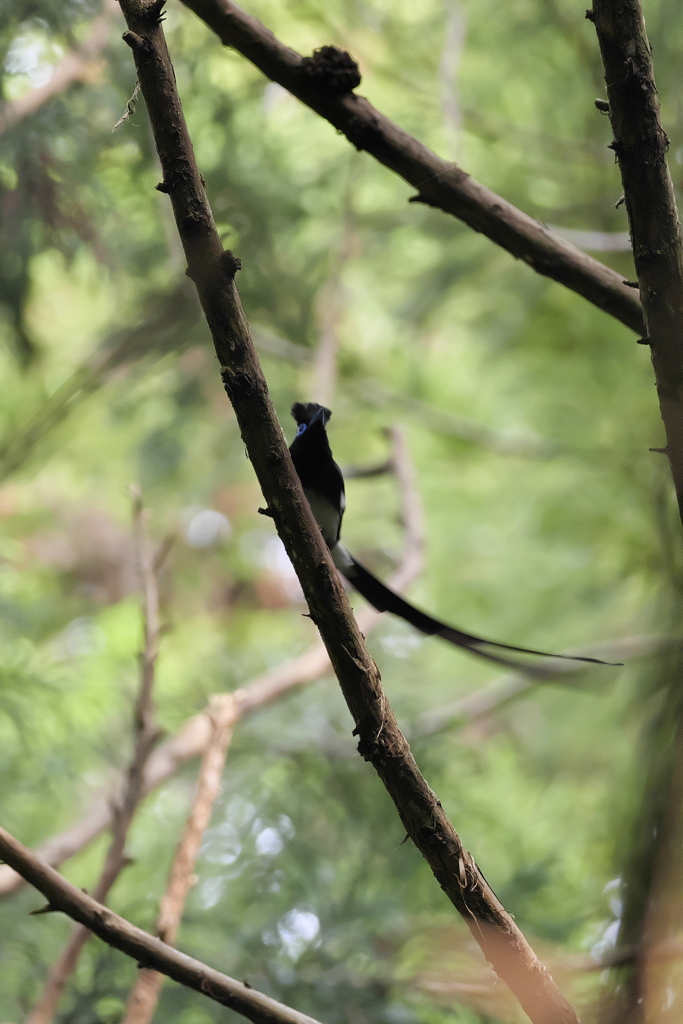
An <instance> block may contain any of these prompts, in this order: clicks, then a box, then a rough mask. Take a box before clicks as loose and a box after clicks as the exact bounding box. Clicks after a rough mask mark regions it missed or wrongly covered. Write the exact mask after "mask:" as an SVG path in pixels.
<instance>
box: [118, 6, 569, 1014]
mask: <svg viewBox="0 0 683 1024" xmlns="http://www.w3.org/2000/svg"><path fill="white" fill-rule="evenodd" d="M121 7H122V10H123V13H124V16H125V18H126V22H127V24H128V28H129V31H128V32H127V33H126V34H125V35H124V39H125V40H126V42H127V43H128V44H129V46H130V47H131V49H132V51H133V55H134V58H135V65H136V69H137V73H138V81H139V82H140V87H141V89H142V94H143V96H144V98H145V102H146V104H147V109H148V112H149V117H150V122H151V124H152V129H153V132H154V137H155V141H156V145H157V151H158V153H159V158H160V161H161V166H162V168H163V173H164V181H163V183H162V189H163V190H164V191H165V192H167V193H168V194H169V196H170V199H171V203H172V205H173V212H174V215H175V218H176V223H177V225H178V230H179V234H180V237H181V241H182V244H183V248H184V250H185V255H186V257H187V261H188V274H189V276H190V277H191V278H192V280H193V281H194V282H195V284H196V285H197V290H198V293H199V298H200V301H201V303H202V307H203V309H204V312H205V314H206V318H207V321H208V324H209V327H210V329H211V333H212V335H213V339H214V344H215V347H216V354H217V356H218V359H219V362H220V366H221V373H222V377H223V382H224V384H225V389H226V391H227V393H228V396H229V398H230V401H231V402H232V405H233V408H234V410H235V413H236V416H237V421H238V423H239V426H240V430H241V433H242V438H243V440H244V443H245V445H246V448H247V452H248V454H249V458H250V459H251V462H252V465H253V467H254V470H255V472H256V475H257V477H258V480H259V483H260V485H261V489H262V491H263V494H264V497H265V499H266V502H267V506H268V508H269V510H270V512H271V514H272V517H273V519H274V522H275V525H276V527H277V530H278V533H279V534H280V537H281V538H282V540H283V542H284V545H285V549H286V550H287V553H288V555H289V557H290V558H291V560H292V563H293V565H294V568H295V570H296V572H297V575H298V577H299V580H300V582H301V586H302V588H303V592H304V595H305V597H306V600H307V602H308V606H309V609H310V614H311V618H312V619H313V621H314V622H315V624H316V625H317V627H318V629H319V630H320V634H321V637H322V639H323V642H324V644H325V646H326V648H327V651H328V654H329V656H330V661H331V662H332V665H333V667H334V670H335V674H336V676H337V679H338V680H339V683H340V686H341V689H342V693H343V695H344V698H345V700H346V703H347V705H348V707H349V710H350V711H351V714H352V716H353V718H354V720H355V723H356V728H355V733H356V735H358V737H359V744H358V749H359V751H360V753H361V754H362V755H363V757H364V758H365V759H366V760H368V761H370V762H371V763H372V764H373V766H374V767H375V769H376V771H377V773H378V774H379V776H380V778H381V779H382V781H383V783H384V785H385V786H386V788H387V791H388V792H389V794H390V796H391V798H392V800H393V801H394V803H395V805H396V808H397V810H398V813H399V815H400V817H401V821H402V822H403V825H404V826H405V828H406V831H407V832H408V834H409V835H410V837H411V839H412V840H413V842H414V843H415V844H416V846H417V847H418V849H419V850H420V852H421V853H422V855H423V856H424V857H425V859H426V860H427V862H428V863H429V865H430V867H431V869H432V871H433V872H434V875H435V876H436V878H437V880H438V882H439V884H440V885H441V887H442V888H443V889H444V892H445V893H446V894H447V896H448V897H449V899H450V900H451V902H452V903H453V905H454V906H455V907H456V909H457V910H458V912H459V913H460V914H461V915H462V916H463V918H464V919H465V921H466V923H467V924H468V926H469V927H470V930H471V932H472V935H473V936H474V938H475V939H476V941H477V942H478V943H479V945H480V946H481V948H482V950H483V952H484V954H485V956H486V957H487V959H488V960H489V961H490V962H491V963H492V965H493V967H494V969H495V970H496V972H497V973H498V975H499V976H500V977H501V978H502V979H503V980H505V981H506V982H507V983H508V985H509V986H510V988H511V989H512V991H513V992H514V993H515V995H516V996H517V998H518V1000H519V1001H520V1004H521V1005H522V1006H523V1008H524V1009H525V1011H526V1012H527V1013H528V1014H529V1016H530V1017H531V1018H532V1020H533V1021H534V1022H535V1024H570V1022H571V1024H575V1022H576V1020H577V1017H576V1014H575V1013H574V1011H573V1009H572V1008H571V1006H570V1005H569V1004H568V1003H567V1001H566V999H565V998H564V997H563V996H562V994H561V993H560V991H559V989H558V988H557V987H556V985H555V983H554V982H553V980H552V978H551V977H550V974H549V973H548V971H547V970H546V968H545V967H544V966H543V965H542V964H541V962H540V961H539V959H538V957H537V956H536V955H535V953H534V952H533V950H532V949H531V947H530V946H529V944H528V943H527V941H526V939H525V938H524V936H523V935H522V933H521V931H520V930H519V928H518V927H517V925H516V924H515V922H514V920H513V919H512V918H511V917H510V915H509V914H507V913H506V911H505V909H504V908H503V906H502V905H501V903H500V901H499V900H498V899H497V897H496V896H495V894H494V892H493V891H492V889H491V888H490V886H489V885H488V883H487V881H486V879H485V878H484V876H483V874H482V873H481V871H480V870H479V868H478V867H477V865H476V863H475V862H474V859H473V858H472V856H471V855H470V854H469V853H468V852H467V851H466V850H465V849H464V847H463V845H462V842H461V840H460V837H459V836H458V834H457V832H456V831H455V829H454V827H453V825H452V824H451V822H450V821H449V820H448V817H447V816H446V814H445V812H444V810H443V808H442V806H441V803H440V801H439V800H438V799H437V797H436V796H435V794H434V793H433V792H432V791H431V789H430V788H429V786H428V785H427V783H426V781H425V779H424V778H423V777H422V775H421V774H420V771H419V769H418V767H417V764H416V763H415V760H414V758H413V756H412V754H411V752H410V747H409V746H408V743H407V741H406V739H405V737H404V736H403V735H402V733H401V731H400V730H399V728H398V725H397V723H396V719H395V717H394V714H393V712H392V710H391V708H390V706H389V703H388V701H387V698H386V696H385V694H384V691H383V689H382V685H381V680H380V675H379V672H378V670H377V666H376V665H375V663H374V661H373V660H372V658H371V657H370V655H369V654H368V651H367V648H366V647H365V642H364V640H363V636H362V634H361V633H360V630H359V629H358V625H357V623H356V621H355V619H354V617H353V614H352V612H351V608H350V606H349V603H348V600H347V597H346V594H345V592H344V589H343V587H342V585H341V582H340V580H339V577H338V576H337V574H336V572H335V569H334V566H333V564H332V561H331V559H330V555H329V552H328V550H327V547H326V545H325V543H324V541H323V538H322V535H321V533H320V530H319V529H318V526H317V524H316V522H315V519H314V518H313V515H312V513H311V510H310V508H309V506H308V503H307V501H306V499H305V497H304V494H303V491H302V489H301V485H300V483H299V480H298V478H297V475H296V472H295V470H294V467H293V465H292V461H291V458H290V455H289V451H288V449H287V445H286V443H285V439H284V437H283V435H282V430H281V428H280V425H279V423H278V421H277V418H276V416H275V411H274V409H273V406H272V403H271V401H270V397H269V395H268V389H267V386H266V382H265V379H264V377H263V373H262V370H261V367H260V364H259V361H258V356H257V354H256V349H255V348H254V345H253V342H252V340H251V337H250V335H249V328H248V325H247V322H246V318H245V316H244V312H243V310H242V306H241V303H240V299H239V296H238V293H237V289H236V287H235V282H234V275H235V271H236V270H237V269H238V267H239V262H238V261H237V260H236V259H235V257H234V256H233V254H232V253H229V252H223V249H222V246H221V243H220V239H219V237H218V233H217V231H216V227H215V224H214V221H213V216H212V213H211V209H210V207H209V204H208V200H207V198H206V193H205V191H204V185H203V182H202V178H201V175H200V173H199V169H198V168H197V164H196V161H195V158H194V152H193V149H192V143H191V141H190V137H189V134H188V131H187V126H186V124H185V119H184V116H183V111H182V107H181V104H180V99H179V97H178V93H177V91H176V85H175V75H174V72H173V67H172V64H171V60H170V57H169V54H168V50H167V48H166V41H165V38H164V34H163V30H162V26H161V23H160V16H161V12H162V9H163V3H161V2H159V0H153V2H152V3H151V4H150V3H141V2H140V0H121Z"/></svg>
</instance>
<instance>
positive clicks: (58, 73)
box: [0, 0, 118, 135]
mask: <svg viewBox="0 0 683 1024" xmlns="http://www.w3.org/2000/svg"><path fill="white" fill-rule="evenodd" d="M117 10H118V5H117V4H116V2H115V0H106V2H105V5H104V13H103V14H101V15H100V16H99V18H95V20H94V21H93V23H92V25H91V26H90V31H89V33H88V35H87V37H86V39H85V40H84V41H83V43H82V44H81V45H80V46H79V47H78V49H76V50H73V51H72V52H71V53H67V54H66V56H64V57H63V58H62V59H61V60H60V62H59V63H58V64H57V65H55V68H54V70H53V72H52V76H51V78H50V80H49V81H48V82H46V83H45V85H40V86H38V87H37V88H35V89H31V91H30V92H28V93H26V95H25V96H22V97H20V99H17V100H13V101H12V102H10V103H4V104H3V105H2V106H0V135H2V134H3V132H6V131H7V130H8V129H9V128H13V127H14V125H15V124H18V123H19V121H23V119H24V118H25V117H29V116H30V115H31V114H35V112H36V110H39V109H40V107H42V106H43V104H45V103H47V101H48V100H51V99H52V97H53V96H57V95H58V94H59V93H60V92H63V91H64V89H67V88H68V87H69V86H70V85H72V84H73V83H74V82H82V81H83V80H84V79H87V78H89V77H90V76H91V75H92V74H93V73H94V72H96V71H97V68H98V57H99V56H100V54H101V53H102V51H103V50H104V48H105V46H106V45H107V41H108V39H109V31H110V29H111V22H112V17H113V15H114V14H115V13H116V11H117Z"/></svg>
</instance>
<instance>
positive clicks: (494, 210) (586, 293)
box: [183, 0, 643, 333]
mask: <svg viewBox="0 0 683 1024" xmlns="http://www.w3.org/2000/svg"><path fill="white" fill-rule="evenodd" d="M183 3H184V4H185V5H186V6H187V7H189V8H190V9H191V10H192V11H194V12H195V14H197V15H198V17H200V18H201V19H202V20H203V21H205V22H206V24H207V25H208V26H209V28H211V29H213V31H214V32H215V33H216V35H217V36H218V37H219V39H220V40H221V42H222V43H224V44H225V45H226V46H231V47H234V49H236V50H238V51H239V52H240V53H241V54H242V55H243V56H244V57H246V58H247V60H250V61H251V62H252V64H254V65H255V66H256V67H257V68H258V69H259V70H260V71H262V72H263V74H264V75H266V76H267V77H268V78H270V79H271V80H272V81H273V82H277V83H278V84H279V85H281V86H283V87H284V88H285V89H288V90H289V92H291V93H292V95H293V96H296V97H297V99H299V100H301V102H302V103H305V104H306V105H307V106H309V107H310V108H311V109H312V110H314V111H315V112H316V113H317V114H319V115H320V116H321V117H323V118H325V119H326V120H327V121H329V122H330V124H332V125H333V126H334V127H335V128H336V129H337V130H338V131H340V132H342V133H343V134H344V135H346V137H347V139H348V140H349V142H351V143H352V145H354V146H355V147H356V148H357V149H361V150H365V151H366V152H368V153H370V155H371V156H374V157H375V159H376V160H378V161H379V162H380V163H381V164H384V166H385V167H388V168H389V169H390V170H392V171H394V172H395V173H396V174H398V175H399V176H400V177H402V178H403V179H404V180H405V181H407V182H408V183H409V184H410V185H412V186H413V187H414V188H415V189H417V192H418V194H417V196H415V197H414V200H415V201H419V202H421V203H427V204H428V205H429V206H434V207H436V208H438V209H440V210H443V211H444V212H446V213H450V214H452V215H453V216H454V217H457V218H458V219H459V220H462V221H464V222H465V224H469V226H470V227H471V228H474V230H475V231H480V232H481V233H482V234H484V235H486V236H487V237H488V238H490V239H491V241H492V242H495V243H496V244H497V245H500V246H501V247H502V248H503V249H506V250H507V251H508V252H509V253H511V254H512V255H513V256H515V257H516V258H517V259H521V260H523V261H524V262H525V263H527V264H528V265H529V266H530V267H532V269H533V270H535V271H536V272H537V273H539V274H544V275H545V276H546V277H550V278H552V279H553V280H554V281H558V282H559V283H560V284H563V285H565V286H566V287H567V288H570V289H571V290H572V291H575V292H577V293H578V294H579V295H582V296H583V297H584V298H585V299H588V301H589V302H592V303H593V304H594V305H595V306H597V307H598V309H602V310H604V312H606V313H609V314H611V315H612V316H614V317H616V318H617V320H621V322H622V323H624V324H626V326H627V327H630V328H631V330H633V331H636V332H637V333H642V330H643V315H642V310H641V307H640V302H639V299H638V292H637V289H636V290H634V289H633V288H629V286H628V285H627V284H626V282H625V280H624V278H623V277H622V276H621V274H617V273H616V272H615V271H614V270H612V269H611V268H610V267H606V266H605V264H604V263H600V261H599V260H595V259H593V258H592V257H591V256H588V255H587V254H586V253H585V252H582V251H581V250H580V249H577V248H576V246H574V245H572V244H571V242H567V241H566V240H565V239H564V238H560V237H559V236H558V235H556V234H555V233H554V232H553V231H550V230H549V229H548V228H547V227H546V226H545V225H544V224H541V223H540V221H537V220H534V219H533V217H529V216H528V215H527V214H526V213H523V212H522V211H521V210H518V209H517V208H516V207H514V206H513V205H512V204H511V203H508V202H506V200H505V199H503V198H501V196H498V195H496V194H495V192H492V191H491V190H490V189H488V188H486V186H485V185H481V184H480V183H479V182H477V181H475V180H474V179H473V178H471V177H470V175H469V174H467V173H466V172H465V171H463V170H462V169H461V168H460V167H458V165H457V164H454V163H450V162H449V161H448V160H443V159H442V158H441V157H439V156H437V155H436V154H435V153H432V151H431V150H430V149H427V147H426V146H423V145H422V143H421V142H419V141H418V140H417V139H416V138H414V137H413V136H412V135H409V134H408V132H405V131H404V130H403V129H402V128H399V126H398V125H396V124H394V123H393V122H392V121H390V120H389V118H388V117H386V116H385V115H384V114H382V113H381V112H380V111H379V110H377V109H376V108H375V107H373V106H372V104H371V103H369V102H368V100H366V99H365V97H363V96H358V95H357V94H356V93H354V92H351V91H350V90H351V89H352V88H354V87H355V86H356V85H358V83H359V82H360V75H359V74H358V69H357V68H356V77H355V79H354V78H353V77H352V75H351V73H350V72H351V65H354V62H353V61H352V60H351V58H350V57H349V56H348V54H345V53H343V52H342V51H340V50H334V48H333V47H323V48H322V51H317V52H316V54H314V55H313V57H306V58H304V57H302V56H301V55H300V54H299V53H297V52H296V51H295V50H292V49H291V48H290V47H288V46H285V45H284V44H283V43H281V42H280V41H279V40H278V39H276V37H275V36H274V35H273V33H272V32H270V31H269V30H268V29H267V28H265V26H264V25H262V24H261V22H260V21H257V19H256V18H253V17H252V16H251V15H249V14H247V13H246V11H243V10H242V8H241V7H239V6H238V5H237V4H236V3H233V2H232V0H183ZM335 64H338V65H339V72H337V69H336V67H335ZM354 66H355V65H354ZM343 72H345V76H344V74H343ZM345 82H346V83H347V84H346V88H344V84H345Z"/></svg>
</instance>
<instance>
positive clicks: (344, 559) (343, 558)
mask: <svg viewBox="0 0 683 1024" xmlns="http://www.w3.org/2000/svg"><path fill="white" fill-rule="evenodd" d="M332 557H333V559H334V563H335V565H336V566H337V568H338V569H339V571H340V572H341V573H342V575H343V576H345V577H346V579H347V580H348V581H349V583H350V584H351V586H352V587H354V589H355V590H357V591H358V593H359V594H361V595H362V596H363V597H364V598H365V600H366V601H369V603H370V604H371V605H372V606H373V608H376V609H377V611H379V612H391V613H392V615H398V616H399V618H401V619H404V620H405V621H406V622H408V623H410V625H411V626H414V627H415V629H419V630H420V632H421V633H425V634H426V635H427V636H439V637H441V639H442V640H447V641H448V642H449V643H451V644H455V645H456V647H462V648H464V649H465V650H467V651H469V652H470V653H471V654H476V655H477V656H478V657H480V658H485V659H486V660H487V661H492V662H494V663H495V664H496V665H503V666H504V667H506V668H513V669H517V670H518V671H519V670H521V671H523V672H527V673H528V674H529V675H532V676H537V677H538V678H547V677H551V676H553V675H555V673H554V672H553V671H552V669H550V668H541V667H540V666H534V665H529V664H527V663H525V662H523V661H516V660H515V659H514V658H508V657H505V656H504V655H502V654H498V653H497V652H498V651H511V652H513V653H514V654H531V655H534V656H537V657H541V658H562V659H563V660H564V661H582V662H588V663H589V664H591V665H614V664H618V663H615V662H609V661H601V660H600V659H599V658H582V657H578V656H576V657H575V656H572V655H569V654H550V653H548V652H547V651H536V650H534V649H533V648H530V647H515V646H514V645H513V644H503V643H498V642H497V641H496V640H485V639H484V638H483V637H480V636H474V635H473V634H472V633H464V632H463V631H462V630H460V629H456V628H455V627H454V626H449V625H447V624H446V623H445V622H439V620H438V619H433V618H432V617H431V615H427V614H426V613H425V612H422V611H420V609H419V608H415V607H414V606H413V605H412V604H409V603H408V602H407V601H405V600H404V599H403V598H402V597H400V596H399V595H398V594H396V593H394V591H393V590H390V589H389V587H387V586H386V585H385V584H384V583H382V581H381V580H378V579H377V577H376V576H373V574H372V573H371V572H370V571H369V570H368V569H366V568H365V566H363V565H361V564H360V562H357V561H356V559H355V558H354V557H353V555H351V554H350V553H349V552H348V551H347V550H346V548H344V547H343V546H342V545H341V544H336V545H335V547H334V548H333V549H332Z"/></svg>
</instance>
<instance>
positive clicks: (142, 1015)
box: [122, 694, 236, 1024]
mask: <svg viewBox="0 0 683 1024" xmlns="http://www.w3.org/2000/svg"><path fill="white" fill-rule="evenodd" d="M208 713H209V716H210V718H211V723H212V729H211V735H210V737H209V742H208V744H207V746H206V750H205V751H204V756H203V757H202V763H201V766H200V768H199V775H198V777H197V791H196V793H195V798H194V801H193V804H192V809H191V811H190V816H189V818H188V820H187V823H186V825H185V829H184V832H183V835H182V838H181V840H180V843H179V845H178V849H177V850H176V854H175V857H174V860H173V866H172V867H171V876H170V879H169V883H168V887H167V889H166V892H165V894H164V896H163V897H162V899H161V907H160V911H159V917H158V918H157V927H156V934H157V936H158V937H159V938H160V939H162V940H163V941H164V942H166V943H168V945H169V946H173V945H175V941H176V938H177V936H178V929H179V927H180V919H181V917H182V914H183V909H184V907H185V900H186V898H187V894H188V892H189V891H190V887H191V886H192V884H193V883H194V881H195V877H194V869H195V864H196V862H197V854H198V853H199V848H200V846H201V842H202V836H203V834H204V830H205V829H206V827H207V826H208V824H209V821H210V819H211V811H212V809H213V804H214V801H215V799H216V797H217V796H218V794H219V793H220V782H221V775H222V773H223V766H224V765H225V757H226V754H227V751H228V746H229V744H230V740H231V738H232V732H233V727H234V724H235V721H236V715H235V699H234V697H233V696H232V694H225V695H223V696H217V697H214V698H213V699H212V701H211V704H210V706H209V712H208ZM164 977H165V976H164V975H163V974H162V973H160V972H159V971H155V970H154V969H152V968H149V967H143V968H142V970H141V971H139V973H138V976H137V979H136V981H135V985H134V986H133V989H132V991H131V993H130V996H129V998H128V1006H127V1009H126V1015H125V1017H124V1018H123V1021H122V1024H148V1022H149V1021H151V1020H152V1017H153V1016H154V1011H155V1009H156V1005H157V1002H158V999H159V993H160V991H161V986H162V985H163V983H164Z"/></svg>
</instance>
